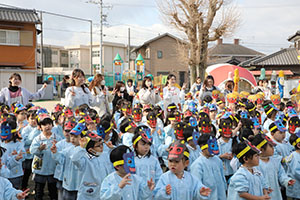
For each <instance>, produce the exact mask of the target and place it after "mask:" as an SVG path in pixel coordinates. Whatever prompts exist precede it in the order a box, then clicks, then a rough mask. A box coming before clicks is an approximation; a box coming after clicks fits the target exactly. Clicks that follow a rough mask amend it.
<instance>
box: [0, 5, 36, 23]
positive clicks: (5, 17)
mask: <svg viewBox="0 0 300 200" xmlns="http://www.w3.org/2000/svg"><path fill="white" fill-rule="evenodd" d="M0 21H7V22H23V23H33V24H38V23H40V22H41V21H40V19H39V17H38V14H37V12H36V11H35V10H27V9H18V8H6V7H0Z"/></svg>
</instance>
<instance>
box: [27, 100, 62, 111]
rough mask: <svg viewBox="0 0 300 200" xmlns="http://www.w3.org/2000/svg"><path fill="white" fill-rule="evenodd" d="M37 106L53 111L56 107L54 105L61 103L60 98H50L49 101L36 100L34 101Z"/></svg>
mask: <svg viewBox="0 0 300 200" xmlns="http://www.w3.org/2000/svg"><path fill="white" fill-rule="evenodd" d="M32 103H33V104H34V105H35V106H41V107H43V108H46V109H47V110H48V112H51V111H52V110H53V108H54V106H55V105H56V104H57V103H60V101H59V100H49V101H34V102H32Z"/></svg>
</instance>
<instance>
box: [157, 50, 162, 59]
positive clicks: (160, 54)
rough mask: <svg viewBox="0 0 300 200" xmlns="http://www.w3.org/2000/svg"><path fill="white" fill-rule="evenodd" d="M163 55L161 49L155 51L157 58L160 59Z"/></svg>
mask: <svg viewBox="0 0 300 200" xmlns="http://www.w3.org/2000/svg"><path fill="white" fill-rule="evenodd" d="M162 57H163V52H162V51H157V58H158V59H162Z"/></svg>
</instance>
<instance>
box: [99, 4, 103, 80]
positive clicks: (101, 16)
mask: <svg viewBox="0 0 300 200" xmlns="http://www.w3.org/2000/svg"><path fill="white" fill-rule="evenodd" d="M102 45H103V0H100V50H99V53H100V74H101V73H102V60H103V59H102V53H103V52H102V51H103V49H102V48H103V47H102ZM103 71H104V70H103Z"/></svg>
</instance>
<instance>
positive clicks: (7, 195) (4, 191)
mask: <svg viewBox="0 0 300 200" xmlns="http://www.w3.org/2000/svg"><path fill="white" fill-rule="evenodd" d="M0 188H1V190H0V199H3V200H17V194H18V193H21V192H22V191H21V190H16V189H15V188H13V186H12V184H11V183H10V182H9V180H7V179H6V178H3V177H0Z"/></svg>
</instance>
